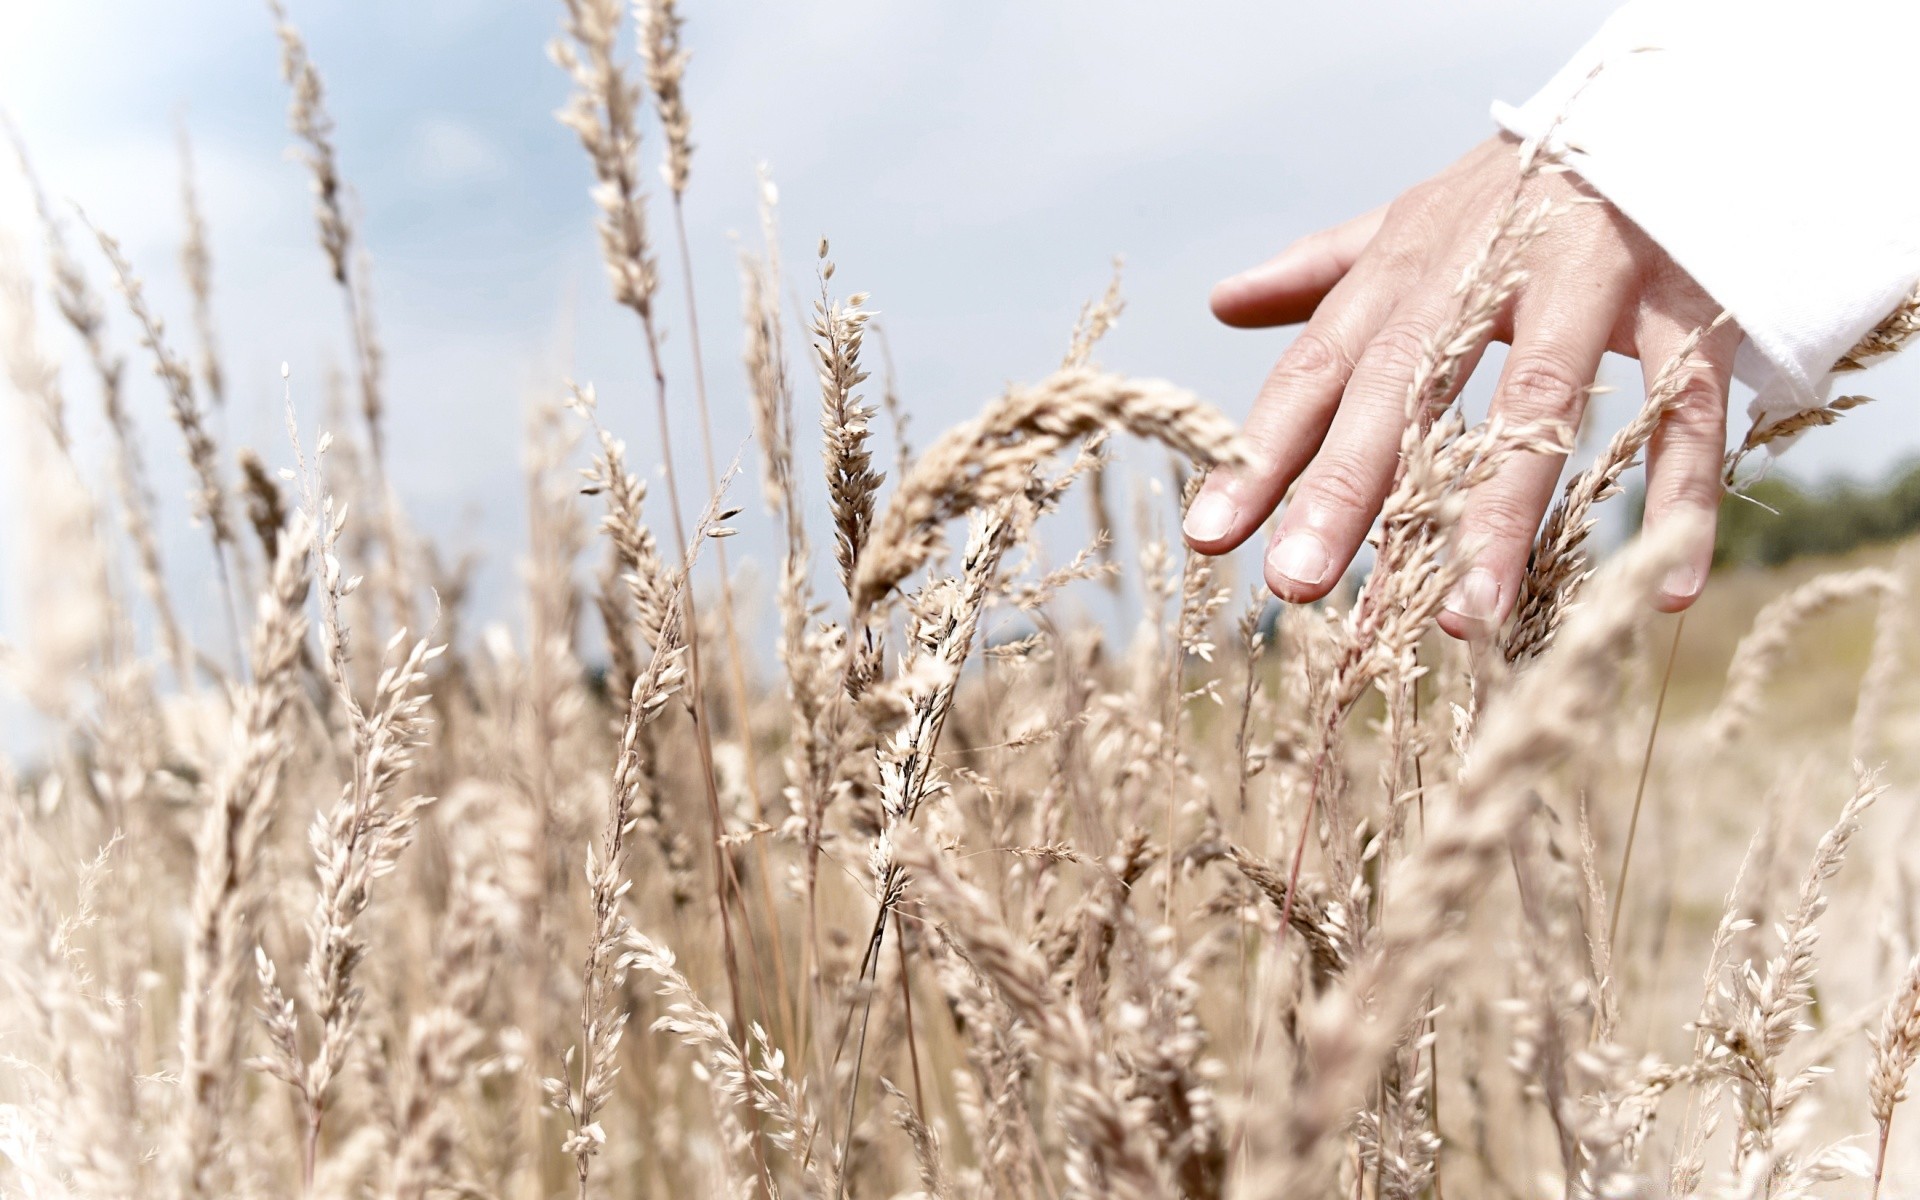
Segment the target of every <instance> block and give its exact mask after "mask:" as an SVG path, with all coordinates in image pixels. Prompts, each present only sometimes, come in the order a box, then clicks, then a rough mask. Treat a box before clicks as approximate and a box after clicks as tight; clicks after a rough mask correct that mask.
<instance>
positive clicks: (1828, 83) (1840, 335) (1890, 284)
mask: <svg viewBox="0 0 1920 1200" xmlns="http://www.w3.org/2000/svg"><path fill="white" fill-rule="evenodd" d="M1596 66H1598V67H1600V70H1599V73H1598V74H1597V75H1595V74H1593V72H1594V68H1595V67H1596ZM1916 66H1920V3H1915V2H1914V0H1808V2H1802V3H1783V2H1781V0H1634V2H1633V3H1629V4H1627V5H1626V6H1625V7H1623V8H1621V9H1620V10H1619V11H1617V12H1616V13H1614V15H1613V16H1612V18H1610V19H1609V20H1608V21H1607V23H1606V25H1605V26H1604V27H1602V29H1601V30H1600V32H1599V33H1598V34H1597V35H1595V37H1594V39H1593V40H1592V41H1591V42H1589V43H1588V44H1587V45H1586V46H1585V47H1583V48H1582V49H1581V51H1580V52H1579V54H1577V55H1576V56H1575V57H1574V59H1573V61H1572V62H1570V63H1568V64H1567V65H1566V67H1564V68H1563V69H1562V70H1561V71H1560V73H1559V74H1558V75H1556V76H1554V78H1553V79H1552V80H1551V81H1550V82H1549V83H1548V84H1547V85H1546V86H1545V87H1544V88H1542V89H1541V90H1540V92H1539V93H1538V94H1536V95H1535V96H1534V97H1533V98H1532V99H1530V100H1528V101H1527V102H1526V103H1525V104H1523V105H1521V106H1519V107H1518V108H1515V107H1512V106H1510V105H1507V104H1495V105H1494V110H1493V115H1494V119H1495V120H1496V121H1498V122H1499V123H1500V124H1501V125H1502V126H1503V127H1504V128H1506V129H1507V130H1508V131H1509V132H1511V133H1513V134H1515V135H1516V136H1519V137H1522V138H1531V137H1537V136H1540V135H1541V134H1543V133H1544V132H1546V131H1547V130H1548V129H1550V128H1552V126H1553V122H1554V119H1555V117H1556V116H1560V117H1561V118H1562V121H1561V124H1560V127H1559V130H1558V131H1557V133H1556V134H1555V135H1554V140H1555V141H1556V142H1557V143H1561V144H1562V145H1564V147H1565V148H1566V150H1567V163H1568V165H1569V166H1571V167H1572V168H1573V169H1574V170H1576V171H1578V172H1579V173H1580V175H1581V176H1582V177H1584V178H1585V179H1586V180H1587V182H1588V183H1589V184H1591V185H1592V186H1593V188H1594V189H1595V190H1597V191H1598V192H1600V193H1601V194H1602V195H1604V196H1605V197H1606V198H1607V199H1608V200H1610V201H1611V202H1612V203H1613V204H1614V206H1615V207H1616V208H1618V209H1619V210H1620V211H1621V212H1622V213H1624V214H1625V215H1626V216H1627V217H1628V218H1629V219H1630V220H1632V221H1633V222H1634V223H1636V224H1637V225H1639V226H1640V227H1641V228H1642V229H1643V230H1645V231H1646V233H1647V235H1648V236H1649V237H1651V238H1652V239H1653V240H1654V241H1655V242H1657V243H1658V244H1659V245H1660V246H1661V247H1662V248H1663V249H1664V250H1666V252H1667V253H1668V254H1669V255H1671V256H1672V257H1673V259H1674V261H1675V262H1677V263H1678V264H1679V265H1680V266H1681V267H1682V268H1683V269H1684V270H1686V271H1687V272H1688V273H1689V274H1690V275H1692V276H1693V277H1694V279H1696V280H1697V281H1699V283H1700V285H1701V286H1702V287H1703V288H1705V289H1706V291H1707V293H1708V294H1709V295H1711V296H1712V297H1713V298H1714V299H1715V300H1716V301H1717V302H1718V303H1719V304H1720V305H1721V306H1722V307H1724V308H1725V309H1726V310H1727V311H1728V312H1729V313H1731V314H1732V316H1733V318H1734V320H1735V321H1737V322H1738V323H1739V325H1740V328H1741V330H1742V331H1743V332H1744V333H1745V334H1746V341H1745V342H1744V344H1743V345H1742V346H1741V348H1740V354H1739V358H1738V359H1737V361H1736V364H1735V373H1736V374H1737V375H1738V376H1739V378H1740V379H1741V380H1742V381H1743V382H1745V383H1747V384H1749V385H1751V386H1752V387H1754V388H1755V389H1756V392H1757V393H1758V394H1757V395H1756V397H1755V399H1754V402H1753V407H1752V412H1753V413H1754V414H1755V415H1761V414H1766V415H1769V416H1779V415H1785V414H1787V413H1792V412H1798V411H1801V410H1803V409H1806V408H1811V407H1815V406H1817V405H1819V404H1823V403H1825V401H1826V395H1827V389H1828V386H1829V384H1830V382H1831V380H1830V378H1829V370H1830V368H1831V367H1832V365H1833V363H1834V361H1835V360H1836V359H1838V358H1839V357H1840V356H1841V355H1843V354H1845V353H1846V352H1847V351H1848V350H1850V349H1851V348H1852V347H1853V346H1854V345H1855V343H1857V342H1858V341H1859V339H1860V337H1861V336H1862V335H1863V334H1865V333H1867V332H1868V331H1869V330H1871V329H1872V328H1873V327H1874V326H1875V325H1877V324H1879V323H1880V321H1881V319H1882V318H1883V317H1885V316H1886V314H1887V313H1889V312H1891V311H1892V310H1893V309H1894V307H1895V306H1896V305H1898V304H1899V302H1900V301H1901V300H1902V299H1903V298H1904V297H1905V296H1906V295H1907V294H1908V293H1909V292H1911V291H1912V290H1913V288H1914V284H1915V282H1916V280H1920V152H1917V151H1916V150H1915V148H1914V142H1913V136H1912V133H1911V130H1910V119H1911V118H1910V105H1911V103H1912V98H1913V79H1914V72H1915V68H1916ZM1590 75H1591V76H1592V78H1591V79H1590V80H1589V76H1590ZM1583 85H1584V87H1583Z"/></svg>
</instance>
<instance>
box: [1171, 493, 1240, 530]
mask: <svg viewBox="0 0 1920 1200" xmlns="http://www.w3.org/2000/svg"><path fill="white" fill-rule="evenodd" d="M1239 515H1240V510H1239V509H1238V508H1237V507H1235V506H1234V503H1233V501H1232V500H1229V499H1228V498H1227V497H1226V496H1225V495H1223V494H1221V493H1219V492H1201V493H1200V494H1199V495H1198V496H1195V497H1194V498H1193V503H1192V504H1191V505H1189V506H1188V507H1187V519H1186V522H1185V523H1184V524H1183V525H1182V526H1181V528H1182V529H1183V530H1185V531H1186V534H1187V537H1188V538H1190V539H1191V540H1193V541H1196V542H1217V541H1219V540H1220V539H1221V538H1223V537H1225V536H1227V531H1228V530H1230V529H1232V528H1233V519H1234V518H1235V517H1237V516H1239Z"/></svg>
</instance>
